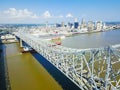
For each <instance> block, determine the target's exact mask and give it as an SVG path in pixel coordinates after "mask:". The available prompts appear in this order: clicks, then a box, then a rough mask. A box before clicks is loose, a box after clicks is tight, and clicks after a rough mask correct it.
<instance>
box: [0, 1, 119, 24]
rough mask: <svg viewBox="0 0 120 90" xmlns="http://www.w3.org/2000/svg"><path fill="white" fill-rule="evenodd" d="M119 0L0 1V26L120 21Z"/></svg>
mask: <svg viewBox="0 0 120 90" xmlns="http://www.w3.org/2000/svg"><path fill="white" fill-rule="evenodd" d="M119 10H120V0H0V23H45V22H46V21H48V22H50V23H56V22H62V21H64V22H72V21H74V18H78V20H79V21H80V20H81V19H82V18H85V20H86V21H89V20H91V21H97V20H100V21H120V12H119Z"/></svg>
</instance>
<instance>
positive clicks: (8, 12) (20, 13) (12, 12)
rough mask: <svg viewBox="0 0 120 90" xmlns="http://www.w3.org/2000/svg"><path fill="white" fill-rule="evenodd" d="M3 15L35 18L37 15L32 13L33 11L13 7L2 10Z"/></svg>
mask: <svg viewBox="0 0 120 90" xmlns="http://www.w3.org/2000/svg"><path fill="white" fill-rule="evenodd" d="M3 13H4V15H6V16H9V18H18V19H24V18H36V17H37V15H35V14H33V12H31V11H29V10H28V9H23V10H17V9H15V8H9V9H8V10H6V11H4V12H3Z"/></svg>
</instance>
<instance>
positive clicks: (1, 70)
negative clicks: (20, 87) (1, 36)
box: [0, 44, 7, 90]
mask: <svg viewBox="0 0 120 90" xmlns="http://www.w3.org/2000/svg"><path fill="white" fill-rule="evenodd" d="M3 54H4V53H3V45H2V44H0V90H7V89H6V81H5V80H6V78H5V67H4V57H3V56H4V55H3Z"/></svg>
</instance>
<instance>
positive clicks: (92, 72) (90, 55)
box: [14, 32, 120, 90]
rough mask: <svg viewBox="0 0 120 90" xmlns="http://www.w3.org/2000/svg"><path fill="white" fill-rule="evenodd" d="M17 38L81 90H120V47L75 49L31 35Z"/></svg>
mask: <svg viewBox="0 0 120 90" xmlns="http://www.w3.org/2000/svg"><path fill="white" fill-rule="evenodd" d="M14 34H15V35H16V36H17V37H19V38H20V39H22V40H23V41H24V42H26V43H27V44H28V45H30V46H31V47H32V48H33V49H35V50H36V51H37V52H38V53H39V54H41V55H42V56H44V57H45V58H46V59H47V60H48V61H49V62H50V63H51V64H53V65H54V66H55V67H56V68H57V69H59V70H60V71H61V72H62V73H63V74H64V75H66V76H67V77H68V78H69V79H70V80H71V81H73V82H74V83H75V84H76V85H77V86H78V87H79V88H80V89H81V90H93V89H95V90H120V49H119V47H120V45H114V46H108V47H104V48H90V49H71V48H66V47H63V46H58V45H55V44H53V43H51V42H48V41H45V40H43V39H40V38H36V37H34V36H32V35H30V34H28V33H22V32H14Z"/></svg>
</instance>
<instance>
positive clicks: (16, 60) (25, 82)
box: [5, 43, 62, 90]
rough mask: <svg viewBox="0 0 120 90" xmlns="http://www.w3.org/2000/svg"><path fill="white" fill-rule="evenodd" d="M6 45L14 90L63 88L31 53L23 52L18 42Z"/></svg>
mask: <svg viewBox="0 0 120 90" xmlns="http://www.w3.org/2000/svg"><path fill="white" fill-rule="evenodd" d="M5 47H6V59H7V66H8V73H9V79H10V84H11V89H12V90H62V87H61V86H60V85H59V84H58V83H57V81H55V79H54V78H53V77H52V76H51V75H50V74H49V73H48V72H47V71H46V70H45V68H44V67H43V66H42V65H41V64H40V63H39V62H38V61H37V60H36V59H35V58H34V57H33V56H32V55H31V54H30V53H24V54H21V53H20V50H19V46H18V44H16V43H12V44H6V45H5Z"/></svg>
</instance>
